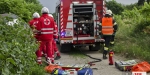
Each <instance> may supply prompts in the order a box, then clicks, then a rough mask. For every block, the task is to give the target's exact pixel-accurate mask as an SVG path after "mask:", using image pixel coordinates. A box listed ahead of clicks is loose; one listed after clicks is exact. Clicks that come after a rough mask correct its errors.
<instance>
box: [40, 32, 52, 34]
mask: <svg viewBox="0 0 150 75" xmlns="http://www.w3.org/2000/svg"><path fill="white" fill-rule="evenodd" d="M41 34H53V32H41Z"/></svg>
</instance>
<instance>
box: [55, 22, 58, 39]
mask: <svg viewBox="0 0 150 75" xmlns="http://www.w3.org/2000/svg"><path fill="white" fill-rule="evenodd" d="M55 28H56V30H55V31H54V39H57V38H58V27H57V24H56V22H55Z"/></svg>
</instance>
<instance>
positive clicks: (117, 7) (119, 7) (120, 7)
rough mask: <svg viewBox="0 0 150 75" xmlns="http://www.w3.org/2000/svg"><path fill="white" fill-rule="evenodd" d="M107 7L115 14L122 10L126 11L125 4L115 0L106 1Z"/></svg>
mask: <svg viewBox="0 0 150 75" xmlns="http://www.w3.org/2000/svg"><path fill="white" fill-rule="evenodd" d="M106 7H107V8H108V9H110V10H112V12H113V13H114V14H121V12H122V11H124V8H123V5H121V4H119V3H117V2H116V1H115V0H111V1H106Z"/></svg>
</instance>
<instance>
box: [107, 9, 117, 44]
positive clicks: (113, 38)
mask: <svg viewBox="0 0 150 75" xmlns="http://www.w3.org/2000/svg"><path fill="white" fill-rule="evenodd" d="M109 11H110V14H111V17H112V18H113V19H114V16H113V13H112V11H111V10H109ZM116 32H117V31H114V33H113V35H112V38H111V39H110V45H112V46H113V45H114V43H115V35H116Z"/></svg>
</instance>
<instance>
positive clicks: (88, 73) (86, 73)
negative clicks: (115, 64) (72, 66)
mask: <svg viewBox="0 0 150 75" xmlns="http://www.w3.org/2000/svg"><path fill="white" fill-rule="evenodd" d="M77 73H78V75H93V70H92V69H91V68H82V69H81V70H78V72H77Z"/></svg>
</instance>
